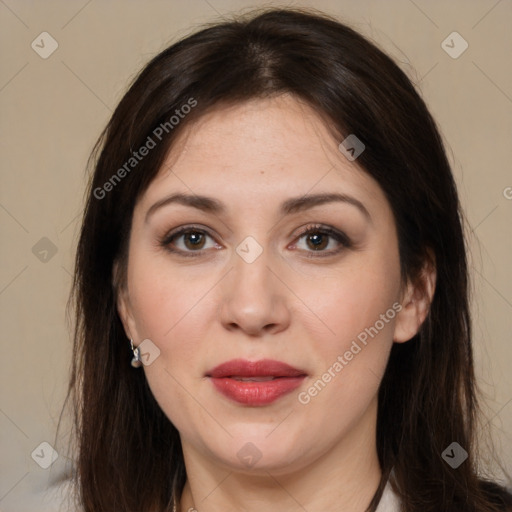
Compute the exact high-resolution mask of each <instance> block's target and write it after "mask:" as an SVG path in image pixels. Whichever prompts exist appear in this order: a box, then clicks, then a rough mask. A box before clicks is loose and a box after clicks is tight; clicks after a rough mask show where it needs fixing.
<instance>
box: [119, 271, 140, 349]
mask: <svg viewBox="0 0 512 512" xmlns="http://www.w3.org/2000/svg"><path fill="white" fill-rule="evenodd" d="M113 276H114V278H113V286H114V293H115V296H116V305H117V312H118V313H119V317H120V319H121V323H122V324H123V327H124V332H125V334H126V337H127V338H128V339H134V340H135V339H137V329H136V324H135V318H134V316H133V313H132V306H131V303H130V296H129V294H128V288H127V286H126V284H125V283H121V282H120V280H119V266H118V263H117V262H116V263H115V264H114V268H113Z"/></svg>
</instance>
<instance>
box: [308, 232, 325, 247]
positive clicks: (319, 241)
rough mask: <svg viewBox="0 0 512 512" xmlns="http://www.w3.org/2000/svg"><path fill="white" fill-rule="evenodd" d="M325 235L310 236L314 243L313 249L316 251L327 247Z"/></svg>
mask: <svg viewBox="0 0 512 512" xmlns="http://www.w3.org/2000/svg"><path fill="white" fill-rule="evenodd" d="M322 238H323V235H310V236H309V240H310V241H312V242H313V247H314V249H315V250H317V249H323V248H324V247H325V243H323V242H325V240H323V239H322Z"/></svg>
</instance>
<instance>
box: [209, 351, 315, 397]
mask: <svg viewBox="0 0 512 512" xmlns="http://www.w3.org/2000/svg"><path fill="white" fill-rule="evenodd" d="M206 376H207V377H209V378H210V380H211V382H212V384H213V385H214V387H215V389H216V390H217V391H219V392H220V393H221V394H223V395H224V396H226V397H227V398H230V399H231V400H233V401H235V402H238V403H241V404H244V405H250V406H262V405H267V404H270V403H272V402H274V401H275V400H277V399H278V398H280V397H282V396H284V395H286V394H288V393H290V392H292V391H293V390H294V389H296V388H297V387H299V386H300V385H301V384H302V382H303V380H304V378H305V377H306V376H307V374H306V372H304V371H303V370H300V369H297V368H294V367H293V366H290V365H288V364H286V363H283V362H281V361H275V360H272V359H263V360H260V361H247V360H245V359H233V360H231V361H227V362H225V363H222V364H220V365H219V366H216V367H215V368H213V369H212V370H211V371H210V372H208V373H207V374H206Z"/></svg>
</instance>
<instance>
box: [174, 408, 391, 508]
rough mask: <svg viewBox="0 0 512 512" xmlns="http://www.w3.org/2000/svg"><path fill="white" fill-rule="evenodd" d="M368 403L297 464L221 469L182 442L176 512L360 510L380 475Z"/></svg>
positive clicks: (373, 413) (373, 415)
mask: <svg viewBox="0 0 512 512" xmlns="http://www.w3.org/2000/svg"><path fill="white" fill-rule="evenodd" d="M376 411H377V403H376V401H375V403H373V404H372V405H371V406H370V407H369V408H368V410H367V411H366V413H365V416H368V417H365V418H362V419H361V421H360V422H358V423H357V424H356V425H355V426H354V428H352V430H351V431H350V432H348V433H346V434H345V435H344V437H343V438H342V439H340V440H339V442H338V443H337V444H336V445H335V446H333V447H331V449H330V450H328V451H327V452H326V453H323V454H322V455H320V456H319V457H317V458H316V459H315V460H313V461H308V462H307V463H306V464H303V465H302V466H301V467H297V466H296V467H294V468H293V469H290V468H286V469H283V468H265V467H260V468H259V469H258V470H255V469H253V470H251V472H250V473H248V472H247V471H242V470H237V469H234V468H227V467H225V466H222V465H220V464H218V463H215V461H212V459H211V458H209V457H205V456H204V454H201V453H199V452H197V451H195V450H194V449H193V447H192V446H191V445H188V444H186V443H183V453H184V457H185V465H186V468H187V481H186V484H185V487H184V489H183V493H182V496H181V500H180V507H179V508H178V510H179V511H180V512H194V511H197V512H221V511H222V512H235V511H236V512H239V511H240V510H243V511H244V512H260V511H261V510H265V511H268V512H278V511H279V512H281V511H283V510H286V511H289V512H295V511H297V512H304V510H307V511H308V512H321V511H322V512H324V511H325V510H330V511H333V512H334V511H336V512H349V511H350V512H365V510H366V508H367V507H368V504H369V503H370V501H371V499H372V498H373V495H374V494H375V491H376V490H377V487H378V485H379V482H380V478H381V475H382V472H381V469H380V465H379V461H378V456H377V447H376V429H375V425H376Z"/></svg>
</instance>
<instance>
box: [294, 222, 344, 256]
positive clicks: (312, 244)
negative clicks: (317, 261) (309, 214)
mask: <svg viewBox="0 0 512 512" xmlns="http://www.w3.org/2000/svg"><path fill="white" fill-rule="evenodd" d="M303 238H304V239H305V248H304V246H303V247H299V248H300V249H301V250H304V251H306V252H309V253H312V252H317V253H319V254H316V255H314V254H308V255H307V257H316V256H331V255H333V254H337V253H339V252H340V251H342V250H343V249H345V248H348V247H350V246H351V242H350V239H349V238H348V237H347V235H345V233H342V232H340V231H337V230H335V229H333V228H330V227H324V226H321V225H313V226H307V227H306V228H305V229H304V230H303V231H302V232H301V233H300V234H299V238H298V239H299V240H301V239H303ZM333 241H334V246H335V248H332V247H331V246H332V245H333V243H331V242H333ZM336 246H337V248H336ZM328 247H331V249H330V250H325V249H326V248H328Z"/></svg>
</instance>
